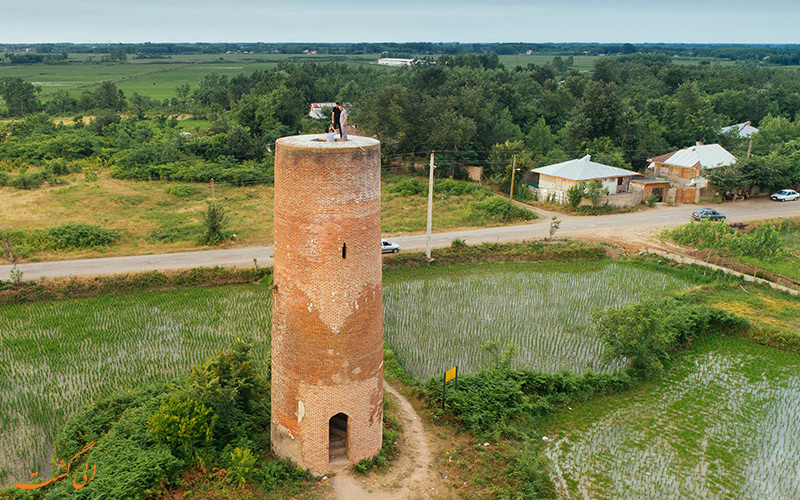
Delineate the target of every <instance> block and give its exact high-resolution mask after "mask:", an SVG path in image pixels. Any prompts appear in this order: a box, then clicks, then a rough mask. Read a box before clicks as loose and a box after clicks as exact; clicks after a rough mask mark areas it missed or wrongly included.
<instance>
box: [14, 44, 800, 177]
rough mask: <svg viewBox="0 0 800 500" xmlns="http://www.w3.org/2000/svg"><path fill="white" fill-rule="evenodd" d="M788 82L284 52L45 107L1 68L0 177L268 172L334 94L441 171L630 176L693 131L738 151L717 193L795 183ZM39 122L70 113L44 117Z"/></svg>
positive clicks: (624, 60)
mask: <svg viewBox="0 0 800 500" xmlns="http://www.w3.org/2000/svg"><path fill="white" fill-rule="evenodd" d="M799 76H800V75H799V74H798V71H797V70H794V69H784V68H767V67H758V66H747V65H741V64H725V65H723V64H716V63H715V64H709V63H700V64H697V65H680V64H676V63H674V62H673V60H672V58H671V57H669V56H667V55H664V54H655V55H644V54H630V55H623V56H615V57H605V58H602V59H600V60H599V61H598V62H597V63H596V65H595V67H594V71H593V72H591V73H578V72H577V71H575V70H573V69H572V67H571V60H570V58H569V57H561V56H556V57H554V58H553V60H552V62H551V63H548V64H545V65H535V64H528V65H527V66H525V67H521V66H517V67H514V68H507V67H504V66H503V65H502V64H501V63H500V60H499V57H498V56H497V55H496V54H463V55H443V56H439V57H438V58H434V57H431V58H428V59H425V60H422V61H419V62H418V63H417V64H416V65H415V66H413V67H408V68H400V69H396V70H390V71H386V70H384V69H380V68H375V67H368V66H354V65H346V64H340V63H289V62H287V63H281V64H279V65H278V66H277V67H276V68H274V69H272V70H268V71H256V72H254V73H252V74H240V75H237V76H234V77H228V76H224V75H219V74H215V73H211V74H208V75H206V76H205V77H204V78H203V80H202V81H201V82H200V83H199V84H198V85H197V86H196V88H191V87H189V85H181V86H179V87H178V88H176V90H175V96H174V97H172V98H171V99H165V100H156V99H151V98H149V97H143V96H140V95H137V94H134V95H130V96H126V95H124V94H123V93H122V92H121V91H120V90H118V89H117V88H116V86H115V85H114V84H113V83H111V82H105V83H103V84H102V85H101V86H99V87H98V88H97V89H95V90H92V91H86V92H84V93H83V94H82V95H79V96H74V95H70V94H68V93H66V92H63V93H59V94H56V95H55V96H54V97H52V98H51V99H49V100H48V101H46V102H44V103H42V102H40V101H39V99H38V98H37V96H36V89H35V87H34V85H32V84H31V83H28V82H25V81H23V80H21V79H19V78H5V79H2V80H0V97H2V98H3V100H4V102H5V108H6V109H5V114H6V115H8V116H13V117H19V118H20V119H15V120H12V121H10V122H8V123H5V124H3V125H0V127H2V130H0V183H15V184H14V185H16V186H17V187H30V186H31V185H36V183H37V182H38V183H39V184H41V183H42V182H44V181H45V180H52V179H53V178H54V176H55V177H57V176H58V173H59V172H69V171H75V170H86V169H89V170H91V169H97V168H111V169H112V172H113V175H114V176H116V177H118V178H123V179H180V180H194V181H204V180H208V179H210V178H211V177H214V178H216V179H217V180H225V181H230V182H253V181H266V182H269V181H270V180H271V167H272V157H271V144H272V143H273V142H274V141H275V140H276V139H277V138H279V137H281V136H284V135H291V134H297V133H318V132H322V131H323V128H324V126H325V123H322V122H320V121H317V120H312V119H310V118H308V117H307V116H306V113H307V111H308V106H309V104H310V103H312V102H328V101H340V102H345V103H351V105H352V110H351V120H352V123H354V124H355V125H356V126H357V127H358V129H359V130H360V131H361V133H363V134H368V135H372V136H375V137H378V138H379V139H380V140H381V142H382V153H383V155H384V159H385V161H386V162H401V161H405V160H407V159H409V158H413V157H414V156H415V155H418V156H422V155H424V154H426V153H428V152H430V151H432V150H435V151H437V152H439V153H437V159H440V160H441V162H440V163H442V164H445V165H448V166H452V168H449V169H440V171H441V172H442V173H443V174H445V175H454V176H458V175H459V170H458V166H459V165H464V164H476V165H483V166H484V167H485V173H486V175H487V177H489V178H490V179H493V180H495V181H496V182H498V183H503V182H507V177H508V176H509V175H510V167H509V166H508V164H509V161H508V160H509V158H510V155H511V154H512V153H516V154H517V156H518V165H517V166H518V167H532V166H538V165H544V164H549V163H555V162H558V161H564V160H566V159H571V158H576V157H580V156H583V155H584V154H586V153H589V154H592V155H593V157H594V158H595V159H596V160H597V161H601V162H603V163H607V164H611V165H616V166H620V167H624V168H633V169H637V170H641V169H642V168H643V167H644V166H645V165H646V163H647V159H648V158H650V157H652V156H655V155H659V154H663V153H666V152H669V151H673V150H675V149H678V148H683V147H686V146H689V145H692V144H694V143H695V142H696V141H700V142H704V143H715V142H721V143H722V144H723V145H724V146H725V147H726V148H727V149H729V150H730V151H731V152H732V153H733V154H735V155H736V156H737V157H739V158H740V160H741V161H740V163H739V164H738V166H737V167H735V168H733V169H727V170H726V177H725V179H717V181H719V182H720V183H722V182H728V184H726V185H725V188H726V189H735V188H739V187H746V186H760V187H762V188H764V189H773V188H777V187H780V186H783V187H787V186H797V185H798V184H800V123H799V122H798V121H797V117H798V112H800V78H798V77H799ZM189 115H191V116H192V117H194V119H196V120H201V121H199V122H198V123H199V124H202V125H198V126H196V127H194V128H193V129H191V130H186V129H182V128H180V126H179V121H178V120H177V119H176V118H175V117H177V116H183V117H186V116H189ZM84 116H86V117H91V118H90V119H88V120H84V119H83V117H84ZM52 117H74V118H75V119H74V120H68V121H67V122H66V124H64V123H62V124H57V122H56V121H55V120H53V119H52ZM744 121H750V122H752V123H753V125H755V126H757V127H759V128H760V129H761V132H760V133H759V134H758V135H756V136H755V139H754V141H753V144H752V148H751V152H752V156H751V157H750V158H746V156H747V151H748V147H750V144H749V143H748V142H747V141H744V140H740V139H738V137H735V136H724V137H720V136H719V130H720V128H721V127H723V126H725V125H731V124H734V123H739V122H744ZM37 169H38V170H37ZM14 172H16V174H17V176H16V177H15V176H14V175H13V174H14ZM37 172H38V173H37ZM35 175H38V176H39V177H38V180H37V178H31V177H32V176H35ZM25 176H28V177H27V178H28V181H30V182H26V181H25V180H24V179H25V178H26V177H25ZM20 179H23V180H20ZM731 179H733V181H735V182H731Z"/></svg>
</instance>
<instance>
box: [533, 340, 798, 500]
mask: <svg viewBox="0 0 800 500" xmlns="http://www.w3.org/2000/svg"><path fill="white" fill-rule="evenodd" d="M798 405H800V355H797V354H792V353H787V352H784V351H779V350H776V349H772V348H769V347H763V346H759V345H756V344H753V343H751V342H748V341H746V340H740V339H734V338H729V337H713V338H707V339H702V340H700V341H698V342H697V343H696V344H695V345H694V346H693V348H692V350H691V351H690V352H687V353H685V354H684V355H682V356H680V357H679V358H678V360H676V362H675V363H674V365H673V367H672V369H671V370H670V371H669V372H668V373H667V374H666V375H665V376H663V377H662V378H660V379H658V380H657V381H655V382H652V383H650V384H646V385H645V386H643V387H640V388H638V389H636V390H633V391H630V392H628V393H625V394H622V395H619V396H614V397H608V398H604V399H602V400H600V401H592V402H591V403H587V404H582V405H579V406H576V407H575V408H572V410H573V411H571V412H569V413H562V414H561V415H560V417H559V418H558V419H556V420H555V421H554V422H553V423H552V424H551V426H550V429H549V430H550V432H551V435H555V437H554V438H553V440H552V441H551V443H550V444H549V446H548V448H547V452H546V453H547V456H548V458H549V459H550V460H551V461H552V465H553V470H554V471H555V473H554V476H555V477H554V478H553V479H554V482H555V484H556V487H557V490H558V494H559V498H566V499H570V498H597V499H614V498H625V499H630V500H637V499H642V500H646V499H652V498H671V499H684V498H685V499H694V498H704V499H728V498H742V499H756V498H757V499H776V500H777V499H789V498H800V474H798V470H800V414H798V412H797V407H798Z"/></svg>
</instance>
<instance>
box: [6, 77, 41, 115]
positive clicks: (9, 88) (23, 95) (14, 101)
mask: <svg viewBox="0 0 800 500" xmlns="http://www.w3.org/2000/svg"><path fill="white" fill-rule="evenodd" d="M0 97H2V98H3V100H4V101H5V102H6V107H7V108H8V114H9V115H11V116H24V115H28V114H31V113H35V112H36V111H38V110H39V101H38V100H37V99H36V87H34V86H33V84H31V83H28V82H26V81H24V80H23V79H22V78H19V77H16V76H14V77H6V78H3V79H0Z"/></svg>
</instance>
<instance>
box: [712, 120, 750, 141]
mask: <svg viewBox="0 0 800 500" xmlns="http://www.w3.org/2000/svg"><path fill="white" fill-rule="evenodd" d="M729 132H734V133H736V134H738V135H739V137H740V138H742V139H748V138H749V137H750V136H752V135H753V134H755V133H756V132H758V129H757V128H755V127H754V126H752V125H751V124H750V122H749V121H747V122H744V123H737V124H736V125H731V126H729V127H722V128H721V129H720V131H719V135H725V134H727V133H729Z"/></svg>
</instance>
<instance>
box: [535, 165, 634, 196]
mask: <svg viewBox="0 0 800 500" xmlns="http://www.w3.org/2000/svg"><path fill="white" fill-rule="evenodd" d="M531 172H533V173H534V174H539V179H538V182H536V181H535V180H534V182H533V184H532V185H531V189H532V190H533V191H534V193H537V194H538V195H539V199H540V200H547V199H551V198H552V199H553V200H554V201H556V202H558V203H566V200H567V189H569V188H571V187H572V186H574V185H576V184H578V183H579V182H581V181H587V182H588V181H599V182H600V183H601V184H603V186H604V187H606V188H608V200H607V201H608V203H609V204H611V205H616V206H633V205H636V204H638V203H639V202H640V201H641V193H629V192H628V183H629V182H630V180H631V178H634V177H638V176H639V175H640V174H638V173H636V172H633V171H631V170H625V169H624V168H618V167H611V166H609V165H603V164H602V163H596V162H593V161H592V157H591V156H590V155H586V156H584V157H583V158H581V159H579V160H570V161H565V162H562V163H556V164H555V165H548V166H546V167H541V168H534V169H533V170H531ZM636 194H638V196H639V199H636V200H634V199H633V198H634V197H635V196H634V195H636ZM629 198H630V199H629Z"/></svg>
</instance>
